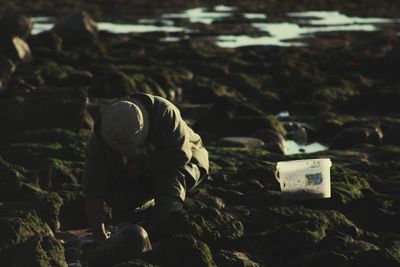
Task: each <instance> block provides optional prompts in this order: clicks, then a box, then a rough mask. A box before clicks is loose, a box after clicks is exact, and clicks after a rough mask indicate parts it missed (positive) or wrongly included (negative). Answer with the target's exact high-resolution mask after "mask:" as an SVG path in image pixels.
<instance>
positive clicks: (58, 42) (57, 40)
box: [28, 31, 62, 51]
mask: <svg viewBox="0 0 400 267" xmlns="http://www.w3.org/2000/svg"><path fill="white" fill-rule="evenodd" d="M28 43H29V46H30V47H32V50H34V51H35V49H37V48H40V47H45V48H49V49H52V50H56V51H60V50H61V48H62V39H61V37H60V36H58V35H57V34H56V33H55V32H54V31H44V32H41V33H38V34H36V35H32V36H31V37H30V38H29V39H28Z"/></svg>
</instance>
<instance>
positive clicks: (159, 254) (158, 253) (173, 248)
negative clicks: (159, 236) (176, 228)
mask: <svg viewBox="0 0 400 267" xmlns="http://www.w3.org/2000/svg"><path fill="white" fill-rule="evenodd" d="M154 260H155V261H156V263H158V264H161V265H163V266H196V267H211V266H215V264H214V261H213V258H212V254H211V251H210V248H209V247H208V246H207V244H206V243H203V242H201V241H199V240H197V239H196V238H194V237H193V236H191V235H176V236H172V237H170V238H168V239H166V240H164V241H162V242H161V243H160V245H159V247H157V249H156V250H155V251H154Z"/></svg>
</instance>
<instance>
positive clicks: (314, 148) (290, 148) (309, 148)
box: [285, 140, 328, 155]
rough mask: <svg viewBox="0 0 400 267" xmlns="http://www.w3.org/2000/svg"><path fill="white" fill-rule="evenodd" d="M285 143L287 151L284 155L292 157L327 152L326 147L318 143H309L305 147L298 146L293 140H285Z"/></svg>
mask: <svg viewBox="0 0 400 267" xmlns="http://www.w3.org/2000/svg"><path fill="white" fill-rule="evenodd" d="M286 143H287V150H286V153H285V154H286V155H293V154H299V153H313V152H318V151H324V150H328V147H327V146H325V145H323V144H321V143H318V142H314V143H310V144H307V145H300V144H298V143H296V142H295V141H293V140H287V141H286Z"/></svg>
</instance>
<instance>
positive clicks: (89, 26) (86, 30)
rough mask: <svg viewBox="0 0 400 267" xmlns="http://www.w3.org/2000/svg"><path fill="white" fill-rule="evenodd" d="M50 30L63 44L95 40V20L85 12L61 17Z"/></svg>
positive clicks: (88, 42) (87, 42)
mask: <svg viewBox="0 0 400 267" xmlns="http://www.w3.org/2000/svg"><path fill="white" fill-rule="evenodd" d="M52 30H53V31H54V32H55V33H56V34H57V35H58V36H60V37H61V38H62V40H63V43H64V44H65V45H77V44H91V43H93V42H95V41H96V40H97V33H98V29H97V25H96V22H95V21H94V20H93V19H92V18H91V17H90V15H89V14H87V13H86V12H81V13H79V14H74V15H69V16H66V17H63V18H61V19H60V20H58V21H57V23H56V24H55V25H54V27H53V29H52Z"/></svg>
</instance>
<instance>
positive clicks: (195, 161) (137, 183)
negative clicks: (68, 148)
mask: <svg viewBox="0 0 400 267" xmlns="http://www.w3.org/2000/svg"><path fill="white" fill-rule="evenodd" d="M207 174H208V152H207V150H206V149H205V148H204V147H203V144H202V142H201V138H200V136H199V135H197V134H196V133H195V132H194V131H193V130H192V129H191V128H190V127H189V126H188V125H187V124H186V123H185V121H184V120H183V119H182V118H181V115H180V112H179V110H178V108H177V107H176V106H175V105H173V104H172V103H171V102H169V101H168V100H166V99H164V98H161V97H157V96H151V95H147V94H135V95H133V96H132V97H131V98H127V99H121V100H117V101H114V102H113V103H111V104H110V105H109V107H108V108H107V109H106V111H105V112H104V113H103V114H102V117H101V120H99V121H98V122H97V123H96V125H95V130H94V133H93V135H92V137H91V139H90V141H89V144H88V147H87V154H86V162H85V175H84V188H85V198H86V209H87V213H88V217H89V220H90V222H91V224H92V230H93V233H94V235H95V236H96V237H97V238H98V239H105V238H106V236H105V232H104V223H103V221H104V219H103V201H106V202H107V203H108V204H109V205H111V206H112V208H113V214H115V213H117V212H118V213H120V214H121V213H122V214H124V213H129V212H132V211H134V210H135V209H136V210H140V209H141V207H143V205H144V204H145V203H149V201H151V200H152V199H155V207H154V209H153V211H152V215H151V216H150V219H149V221H147V222H146V224H145V228H147V229H146V230H150V232H152V231H154V230H156V228H157V226H158V225H160V224H161V223H163V222H165V220H166V219H167V218H168V216H169V214H170V213H171V212H172V211H174V210H179V209H181V208H182V203H183V201H184V200H185V196H186V192H187V190H189V189H190V188H192V187H194V186H196V185H197V184H198V183H199V182H200V181H201V180H202V179H203V178H204V177H206V176H207Z"/></svg>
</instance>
